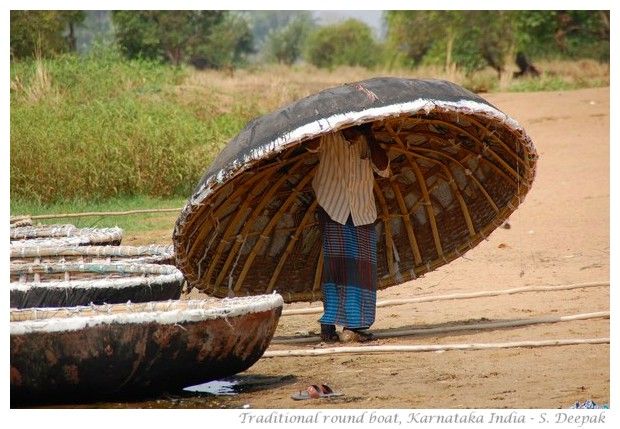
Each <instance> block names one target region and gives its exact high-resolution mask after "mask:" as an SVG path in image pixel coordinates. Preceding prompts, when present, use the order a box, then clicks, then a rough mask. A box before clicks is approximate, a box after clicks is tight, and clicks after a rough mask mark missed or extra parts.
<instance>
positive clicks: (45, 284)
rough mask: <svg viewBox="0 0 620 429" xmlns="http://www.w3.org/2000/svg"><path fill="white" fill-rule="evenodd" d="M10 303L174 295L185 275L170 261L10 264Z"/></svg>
mask: <svg viewBox="0 0 620 429" xmlns="http://www.w3.org/2000/svg"><path fill="white" fill-rule="evenodd" d="M10 270H11V287H10V292H11V293H10V296H11V298H10V299H11V307H12V308H28V307H69V306H75V305H88V304H91V303H92V304H104V303H107V304H114V303H120V302H127V301H131V302H148V301H165V300H168V299H178V298H179V296H180V295H181V290H182V288H183V284H184V282H185V279H184V277H183V274H182V273H181V272H180V271H179V270H178V269H177V268H176V267H174V266H172V265H157V264H145V263H126V262H125V263H123V262H118V263H55V264H36V263H18V264H11V268H10Z"/></svg>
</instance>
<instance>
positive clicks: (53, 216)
mask: <svg viewBox="0 0 620 429" xmlns="http://www.w3.org/2000/svg"><path fill="white" fill-rule="evenodd" d="M181 210H183V207H178V208H170V209H139V210H125V211H117V212H84V213H59V214H44V215H35V216H30V219H32V220H39V219H56V218H74V217H88V216H126V215H132V214H144V213H171V212H179V211H181Z"/></svg>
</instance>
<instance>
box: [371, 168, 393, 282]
mask: <svg viewBox="0 0 620 429" xmlns="http://www.w3.org/2000/svg"><path fill="white" fill-rule="evenodd" d="M373 188H374V191H375V196H376V197H377V199H378V200H379V205H380V206H381V210H383V218H382V219H383V227H384V228H383V229H384V234H385V258H386V261H387V266H388V272H389V273H390V277H391V278H394V276H395V275H396V270H395V268H394V249H393V246H394V242H393V240H392V225H391V224H390V211H389V209H388V206H387V202H386V201H385V197H384V196H383V192H382V191H381V188H379V185H378V184H377V181H376V180H375V181H374V184H373Z"/></svg>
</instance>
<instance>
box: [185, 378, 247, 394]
mask: <svg viewBox="0 0 620 429" xmlns="http://www.w3.org/2000/svg"><path fill="white" fill-rule="evenodd" d="M238 384H239V381H238V380H214V381H210V382H208V383H203V384H197V385H196V386H189V387H186V388H184V389H183V390H185V391H187V392H199V393H210V394H211V395H222V396H232V395H238V394H239V392H238V391H237V390H235V388H236V386H237V385H238Z"/></svg>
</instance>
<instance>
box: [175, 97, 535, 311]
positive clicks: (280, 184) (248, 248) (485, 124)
mask: <svg viewBox="0 0 620 429" xmlns="http://www.w3.org/2000/svg"><path fill="white" fill-rule="evenodd" d="M389 107H391V106H389ZM399 109H400V110H399ZM402 110H403V108H402V107H401V106H398V107H397V108H395V109H392V110H390V109H389V108H388V109H386V110H385V112H384V113H382V114H380V115H379V114H378V113H377V112H376V111H366V112H361V113H360V112H354V113H355V114H354V113H350V114H342V115H341V116H339V117H337V118H330V119H329V120H325V122H324V123H320V124H319V125H320V128H321V132H327V131H338V130H341V129H344V128H348V127H351V126H355V125H357V124H359V123H364V122H372V123H373V126H372V130H373V133H374V137H375V138H376V140H378V141H379V142H382V143H385V145H386V147H388V148H389V156H390V159H391V160H390V166H391V170H392V172H393V174H392V175H391V177H389V178H380V177H376V180H375V187H374V194H375V201H376V205H377V212H378V222H377V223H376V224H375V226H376V230H377V237H378V243H377V254H378V261H377V272H378V288H379V289H383V288H386V287H389V286H392V285H395V284H400V283H403V282H406V281H409V280H412V279H415V278H417V277H419V276H421V275H423V274H425V273H427V272H429V271H432V270H434V269H436V268H438V267H439V266H442V265H444V264H446V263H449V262H450V261H452V260H454V259H457V258H459V257H460V256H462V255H463V254H464V253H466V252H467V251H469V250H470V249H472V248H474V247H475V246H476V245H477V244H479V243H480V242H481V241H483V240H485V239H486V238H487V237H488V236H489V234H490V233H491V232H492V231H493V230H494V229H496V228H497V227H498V226H501V225H502V224H503V223H504V222H505V221H506V220H507V219H508V217H509V216H510V215H511V213H512V212H513V211H514V210H515V209H516V208H517V207H518V206H519V204H521V202H522V201H523V199H524V197H525V195H526V194H527V192H528V191H529V190H530V188H531V186H532V183H533V180H534V177H535V172H536V161H537V157H538V156H537V153H536V150H535V148H534V145H533V144H532V142H531V140H530V138H529V137H528V136H527V134H526V133H525V131H524V130H523V129H522V128H521V127H520V126H519V125H518V124H517V123H516V122H515V121H514V120H512V119H511V118H509V117H508V116H506V115H505V114H503V113H501V112H500V111H498V110H496V109H495V108H492V107H489V106H488V105H482V104H477V103H473V102H470V101H463V102H450V103H448V102H445V103H444V102H441V101H429V100H423V101H422V102H420V103H419V105H417V108H412V110H411V111H407V112H402ZM398 112H400V113H398ZM315 133H316V132H315ZM291 134H294V133H291ZM314 135H316V134H314ZM314 135H313V132H306V134H305V135H301V136H294V135H286V136H284V137H282V139H281V141H282V142H283V143H280V141H278V142H276V143H273V144H271V145H267V147H264V148H260V149H256V151H255V152H253V153H251V155H246V159H245V161H244V162H243V163H239V164H234V163H233V165H232V166H231V167H229V168H228V169H224V170H221V171H220V172H219V173H217V174H213V175H212V176H211V177H208V178H207V179H206V180H204V179H203V183H202V185H201V186H200V187H199V188H198V189H197V191H196V192H195V194H194V195H193V196H192V198H190V200H189V202H188V204H187V205H186V207H185V209H184V211H183V212H182V213H181V216H180V217H179V219H178V221H177V226H176V228H175V232H174V234H173V241H174V243H175V252H176V257H177V266H178V267H179V268H180V269H181V270H182V271H183V272H184V274H185V275H186V278H187V280H188V282H189V284H190V286H192V287H197V288H199V289H201V290H203V291H204V292H206V293H208V294H211V295H214V296H233V295H237V296H239V295H240V296H243V295H251V294H258V293H269V292H271V291H277V292H278V293H280V294H282V296H283V297H284V300H285V302H295V301H315V300H319V299H321V288H320V285H321V272H322V251H321V249H322V246H321V235H320V231H319V228H318V222H317V220H316V217H315V210H316V207H317V205H316V200H315V198H314V192H313V189H312V178H313V176H314V174H315V171H316V168H317V165H318V157H317V154H315V153H311V152H308V151H306V150H305V149H304V148H303V143H304V142H305V141H307V140H309V138H310V137H313V136H314Z"/></svg>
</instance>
